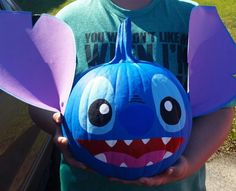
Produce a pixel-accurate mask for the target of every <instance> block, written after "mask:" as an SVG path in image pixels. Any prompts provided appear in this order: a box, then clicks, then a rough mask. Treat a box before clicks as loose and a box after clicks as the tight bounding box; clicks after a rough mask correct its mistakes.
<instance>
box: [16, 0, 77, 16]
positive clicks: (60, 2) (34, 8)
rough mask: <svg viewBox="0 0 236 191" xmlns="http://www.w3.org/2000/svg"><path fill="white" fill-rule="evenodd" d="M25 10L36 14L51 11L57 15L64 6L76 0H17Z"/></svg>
mask: <svg viewBox="0 0 236 191" xmlns="http://www.w3.org/2000/svg"><path fill="white" fill-rule="evenodd" d="M15 1H16V3H17V4H18V5H19V6H20V7H21V8H22V9H23V10H25V11H31V12H33V13H35V14H40V13H50V14H52V15H55V14H56V13H57V12H58V11H59V10H60V9H61V8H62V7H64V6H65V5H67V4H68V3H70V2H72V1H74V0H30V1H29V0H15Z"/></svg>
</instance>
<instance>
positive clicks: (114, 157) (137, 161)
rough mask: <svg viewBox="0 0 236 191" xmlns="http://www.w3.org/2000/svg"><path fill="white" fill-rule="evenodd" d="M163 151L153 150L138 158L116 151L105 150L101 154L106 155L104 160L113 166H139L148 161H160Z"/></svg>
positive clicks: (144, 164)
mask: <svg viewBox="0 0 236 191" xmlns="http://www.w3.org/2000/svg"><path fill="white" fill-rule="evenodd" d="M165 152H166V151H165V150H161V151H153V152H150V153H147V154H145V155H143V156H141V157H139V158H134V157H132V156H130V155H127V154H124V153H117V152H105V153H103V154H104V155H105V156H106V161H107V163H109V164H113V165H115V166H124V167H125V166H127V167H129V168H140V167H144V166H146V165H147V164H148V163H149V164H150V162H151V163H153V164H155V163H157V162H160V161H161V160H162V159H163V156H164V155H165Z"/></svg>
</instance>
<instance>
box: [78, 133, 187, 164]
mask: <svg viewBox="0 0 236 191" xmlns="http://www.w3.org/2000/svg"><path fill="white" fill-rule="evenodd" d="M78 143H79V144H80V145H81V146H82V147H84V148H85V149H86V150H87V151H88V152H89V153H90V154H91V155H93V156H94V157H95V158H96V159H98V160H100V161H102V162H104V163H107V164H112V165H115V166H119V167H124V168H125V167H126V168H140V167H145V166H151V165H153V164H156V163H158V162H161V161H162V160H164V159H167V158H169V157H171V156H172V155H173V154H174V153H175V152H176V151H177V150H178V148H179V147H180V145H181V144H182V143H183V138H172V137H162V138H153V139H137V140H78Z"/></svg>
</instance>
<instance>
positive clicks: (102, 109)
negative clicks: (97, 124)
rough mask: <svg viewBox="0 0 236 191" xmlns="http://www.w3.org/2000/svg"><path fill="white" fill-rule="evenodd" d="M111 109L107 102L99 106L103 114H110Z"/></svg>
mask: <svg viewBox="0 0 236 191" xmlns="http://www.w3.org/2000/svg"><path fill="white" fill-rule="evenodd" d="M109 111H110V109H109V106H108V105H107V104H105V103H104V104H102V105H101V106H100V107H99V112H100V113H101V114H103V115H106V114H108V113H109Z"/></svg>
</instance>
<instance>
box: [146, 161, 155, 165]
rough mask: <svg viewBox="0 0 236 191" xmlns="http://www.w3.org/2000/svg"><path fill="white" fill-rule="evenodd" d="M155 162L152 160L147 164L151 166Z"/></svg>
mask: <svg viewBox="0 0 236 191" xmlns="http://www.w3.org/2000/svg"><path fill="white" fill-rule="evenodd" d="M153 164H154V163H153V162H152V161H150V162H148V163H147V164H146V166H151V165H153Z"/></svg>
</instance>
